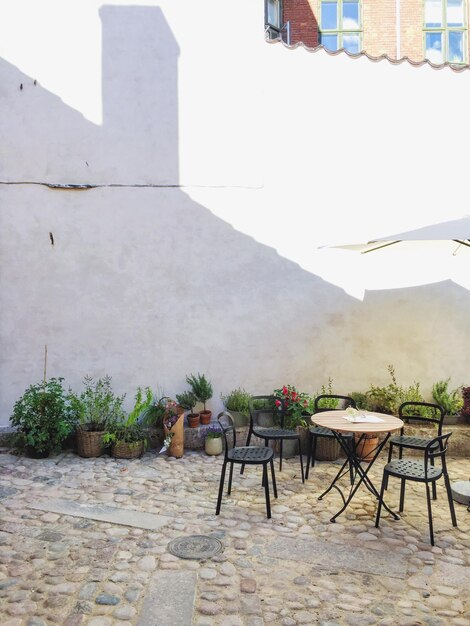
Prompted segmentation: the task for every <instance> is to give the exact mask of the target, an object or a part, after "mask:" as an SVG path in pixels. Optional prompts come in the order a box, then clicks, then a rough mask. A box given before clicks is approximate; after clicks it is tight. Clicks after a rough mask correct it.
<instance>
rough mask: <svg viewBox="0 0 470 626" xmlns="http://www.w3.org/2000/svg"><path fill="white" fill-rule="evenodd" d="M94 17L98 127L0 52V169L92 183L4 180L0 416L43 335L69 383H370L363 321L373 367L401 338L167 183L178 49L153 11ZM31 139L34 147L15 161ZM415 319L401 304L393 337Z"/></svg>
mask: <svg viewBox="0 0 470 626" xmlns="http://www.w3.org/2000/svg"><path fill="white" fill-rule="evenodd" d="M101 16H102V19H103V29H104V38H103V42H104V43H103V55H104V56H103V65H104V72H103V77H104V82H103V101H104V113H105V115H104V125H103V128H98V127H96V126H94V125H93V124H91V123H90V122H88V121H86V120H85V119H84V118H83V117H82V116H81V115H80V114H78V113H77V112H75V111H73V110H71V109H70V108H69V107H67V106H65V105H64V104H63V103H62V102H61V101H60V100H59V99H58V98H57V97H55V96H53V95H52V94H50V93H48V92H46V91H45V90H43V89H42V88H41V87H40V86H38V85H34V83H33V80H32V79H31V78H29V77H27V76H25V75H24V74H22V73H21V72H19V71H18V70H17V69H16V68H13V67H12V66H11V65H9V64H8V63H6V62H4V61H2V62H1V65H0V74H1V78H2V80H1V83H0V84H2V98H4V99H5V102H7V103H8V104H10V102H11V103H14V105H15V106H8V107H4V108H5V116H3V119H2V120H1V121H0V129H1V137H2V145H3V156H2V161H3V164H4V166H5V172H4V174H3V175H2V178H4V176H5V178H4V180H7V181H10V182H18V181H21V180H23V181H25V180H34V181H40V182H61V183H64V184H65V183H83V184H86V185H91V186H92V187H94V188H91V189H88V190H84V191H65V190H51V189H50V188H49V187H47V186H44V185H37V184H34V185H2V186H1V187H2V188H3V189H2V190H1V193H2V196H3V199H2V213H1V216H0V220H1V224H0V231H1V238H2V242H1V244H2V245H1V251H0V255H1V256H0V260H1V267H2V268H3V269H2V273H1V275H0V281H1V291H0V293H1V294H2V295H1V298H2V309H3V315H2V318H1V320H0V329H1V340H2V349H3V355H4V358H3V359H2V365H1V370H0V371H1V376H0V380H1V383H0V384H1V387H2V389H1V390H2V394H1V396H2V404H1V406H0V419H1V420H2V421H3V422H4V423H6V422H7V420H8V415H9V414H10V412H11V407H12V405H13V403H14V401H15V399H16V398H17V397H18V396H19V395H20V393H21V392H22V391H23V389H24V388H25V387H26V386H27V385H29V384H30V383H31V382H33V381H36V380H39V379H40V378H41V375H42V350H43V346H44V344H48V346H49V375H50V376H53V375H62V376H64V377H65V378H66V381H67V383H69V384H71V385H72V386H75V385H78V384H79V383H80V381H81V379H82V376H83V375H84V374H86V373H92V374H93V375H95V376H99V375H103V374H104V373H106V372H107V373H110V374H112V376H113V379H114V381H115V386H116V388H117V389H118V390H122V391H128V392H129V393H130V394H132V389H134V388H135V386H136V385H138V384H139V385H151V386H152V387H154V388H155V386H156V384H160V385H162V386H163V387H164V389H165V391H166V393H168V394H170V395H173V394H174V393H175V392H180V391H181V390H182V389H183V388H184V387H185V383H184V376H185V374H186V373H189V372H191V371H201V372H202V371H204V372H205V373H206V374H208V375H209V377H210V378H211V379H212V380H213V384H214V389H215V390H216V391H215V394H216V396H217V397H218V395H219V393H220V391H223V392H227V391H228V390H230V389H232V388H234V387H236V386H239V385H244V386H245V387H246V388H248V389H250V390H252V391H253V392H266V391H270V390H272V389H273V388H275V387H276V386H279V385H280V384H282V383H285V382H292V383H293V384H296V385H298V386H299V387H300V388H304V389H308V390H314V389H318V387H319V386H320V385H321V384H322V383H325V382H326V381H327V379H328V376H330V375H331V376H333V377H334V378H335V381H336V382H337V383H338V385H339V386H340V387H341V389H342V390H343V391H349V387H350V386H355V387H356V388H358V387H359V388H363V387H364V386H367V384H368V383H369V379H367V380H366V381H364V385H360V384H359V383H356V380H357V378H358V377H359V376H361V375H362V373H363V372H366V375H367V371H369V372H373V371H374V370H375V369H376V362H374V361H369V363H368V364H367V363H366V362H365V358H364V357H365V355H366V354H367V343H368V342H369V343H373V342H374V334H375V333H377V336H376V338H375V345H380V346H381V348H382V349H381V350H378V351H376V352H375V353H374V354H377V358H379V359H380V366H381V367H382V364H383V363H387V362H389V361H391V362H393V360H394V356H396V355H397V354H398V353H399V354H401V353H402V351H403V350H407V349H408V348H407V347H406V346H405V347H403V346H400V345H397V341H396V340H395V338H394V337H392V336H391V337H390V340H389V341H388V340H387V341H388V343H387V342H385V341H382V339H381V338H382V336H383V326H381V324H380V323H377V322H374V323H373V324H371V323H370V322H371V319H370V317H368V316H369V315H370V314H372V315H373V316H376V317H377V318H380V315H381V312H380V307H379V306H372V307H369V305H368V303H367V300H366V302H364V303H360V302H358V301H356V300H355V299H353V298H351V297H349V296H347V295H346V294H345V293H344V292H343V291H342V290H341V289H338V288H336V287H334V286H333V285H331V284H329V283H327V282H325V281H323V280H322V279H320V278H319V277H318V276H315V275H314V274H311V273H308V272H306V271H304V270H302V269H301V268H300V267H299V266H298V265H296V264H295V263H292V262H290V261H288V260H286V259H284V258H282V257H280V256H279V255H278V254H277V253H276V252H275V251H274V250H273V249H271V248H269V247H267V246H265V245H262V244H259V243H258V242H256V241H255V240H254V239H252V238H251V237H249V236H246V235H244V234H241V233H240V232H237V231H236V230H234V229H233V228H232V227H231V226H230V225H229V224H227V223H226V222H224V221H223V220H221V219H219V218H217V217H215V216H214V215H213V214H212V213H211V212H210V211H208V210H207V209H206V208H205V207H203V206H201V205H199V204H197V203H195V202H194V201H193V200H191V198H189V197H188V195H187V194H185V193H184V192H182V191H181V189H179V188H178V186H177V184H178V126H177V119H178V115H177V111H178V106H177V57H178V52H179V51H178V46H177V44H176V42H175V40H174V38H173V36H172V34H171V31H170V29H169V28H168V25H167V23H166V21H165V19H164V16H163V14H162V12H161V11H160V9H158V8H150V7H145V8H144V7H138V8H135V7H133V8H130V7H104V8H103V9H102V10H101ZM20 84H23V89H21V90H20V89H19V85H20ZM17 104H18V106H16V105H17ZM3 139H5V142H3ZM29 150H32V151H34V158H29V159H28V158H24V159H22V155H23V154H24V155H28V151H29ZM201 154H203V147H201ZM5 155H8V159H7V157H6V156H5ZM23 165H24V167H23ZM19 172H20V173H21V177H19ZM57 172H60V180H59V181H57V178H56V175H57ZM15 177H16V178H15ZM116 181H118V183H119V184H118V185H116V184H115V183H116ZM227 193H229V192H227ZM49 233H51V234H52V235H53V242H52V239H51V238H50V235H49ZM422 290H423V288H421V291H419V293H420V294H422V293H423V291H422ZM411 291H412V290H407V294H409V293H411ZM413 293H415V292H414V291H413ZM416 293H418V292H416ZM459 294H460V292H459ZM466 295H467V294H466ZM460 297H461V298H463V296H461V294H460ZM468 303H469V301H468V295H467V299H466V300H465V305H466V306H467V308H468ZM389 306H390V307H391V309H393V307H394V306H395V305H394V299H393V296H389ZM418 313H419V312H418ZM394 319H395V321H394V322H393V321H392V328H396V327H397V323H398V322H397V316H395V318H394ZM374 320H375V317H374ZM414 322H415V320H407V319H406V318H404V317H400V321H399V325H400V328H401V329H402V331H403V334H405V335H406V334H411V333H413V324H414ZM393 324H395V326H394V325H393ZM368 359H369V356H368ZM384 371H385V368H384Z"/></svg>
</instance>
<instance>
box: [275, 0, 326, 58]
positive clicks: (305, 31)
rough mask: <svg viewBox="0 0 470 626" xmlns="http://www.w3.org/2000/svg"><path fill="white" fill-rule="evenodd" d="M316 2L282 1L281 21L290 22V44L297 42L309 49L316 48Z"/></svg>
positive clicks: (301, 0)
mask: <svg viewBox="0 0 470 626" xmlns="http://www.w3.org/2000/svg"><path fill="white" fill-rule="evenodd" d="M316 4H317V0H310V1H309V0H284V16H283V21H284V23H286V22H287V21H289V22H290V29H291V44H294V43H297V42H299V41H301V42H303V43H304V44H305V45H306V46H308V47H310V48H315V47H316V46H318V23H317V18H316V15H318V13H317V11H316V10H315V9H316V6H315V5H316Z"/></svg>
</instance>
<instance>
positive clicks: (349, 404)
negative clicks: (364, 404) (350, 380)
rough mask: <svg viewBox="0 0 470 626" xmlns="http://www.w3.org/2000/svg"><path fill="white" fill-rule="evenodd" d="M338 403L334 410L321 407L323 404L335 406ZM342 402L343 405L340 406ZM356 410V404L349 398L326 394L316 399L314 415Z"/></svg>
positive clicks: (329, 407) (328, 407)
mask: <svg viewBox="0 0 470 626" xmlns="http://www.w3.org/2000/svg"><path fill="white" fill-rule="evenodd" d="M335 401H336V405H335V407H334V408H331V406H323V407H322V406H320V405H321V404H322V402H323V403H328V404H330V405H331V404H333V403H334V402H335ZM340 401H341V405H340V406H338V404H339V403H340ZM348 408H352V409H355V408H356V403H355V402H354V400H353V399H352V398H350V397H349V396H338V395H336V394H330V393H324V394H322V395H320V396H317V397H316V398H315V402H314V403H313V413H314V414H315V413H323V412H324V411H341V410H342V409H348Z"/></svg>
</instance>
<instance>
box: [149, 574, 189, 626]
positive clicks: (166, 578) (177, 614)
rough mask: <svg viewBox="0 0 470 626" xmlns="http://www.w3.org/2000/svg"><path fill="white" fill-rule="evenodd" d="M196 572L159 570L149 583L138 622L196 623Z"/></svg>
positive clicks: (171, 625)
mask: <svg viewBox="0 0 470 626" xmlns="http://www.w3.org/2000/svg"><path fill="white" fill-rule="evenodd" d="M196 581H197V576H196V573H195V572H184V571H180V572H171V571H168V570H166V571H165V570H163V571H160V572H156V573H155V574H154V575H153V577H152V579H151V581H150V583H149V586H148V590H147V593H146V595H145V598H144V601H143V604H142V609H141V614H140V616H139V619H138V621H137V626H188V625H189V624H191V623H192V618H193V609H194V598H195V594H196Z"/></svg>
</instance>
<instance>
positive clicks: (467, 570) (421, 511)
mask: <svg viewBox="0 0 470 626" xmlns="http://www.w3.org/2000/svg"><path fill="white" fill-rule="evenodd" d="M3 452H4V453H3V454H0V469H1V474H0V511H1V518H0V603H1V604H0V623H1V624H2V626H44V625H49V624H63V625H65V626H76V625H79V624H83V625H89V626H108V625H109V626H135V625H137V624H139V623H141V622H139V620H141V619H142V605H143V603H144V599H145V595H146V592H147V590H148V588H149V585H150V584H151V581H152V577H153V576H155V575H156V573H157V572H160V573H161V572H162V571H167V572H169V573H168V575H169V576H170V575H171V571H172V570H182V571H186V572H187V571H188V570H193V571H195V572H196V574H197V583H196V596H195V606H194V613H193V619H192V624H194V625H197V626H213V625H214V626H262V625H264V624H272V625H273V626H277V625H281V626H295V625H296V624H319V625H321V626H334V625H344V624H348V625H350V626H363V625H364V626H366V625H373V624H377V625H380V626H392V625H393V626H394V625H396V624H399V625H403V626H407V625H409V626H412V625H413V626H418V625H420V624H423V625H427V626H446V625H451V626H470V602H469V597H470V594H469V591H468V590H469V586H470V567H469V566H470V532H469V530H470V513H468V512H467V510H466V507H464V506H462V505H459V504H456V512H457V520H458V524H459V525H458V528H453V527H452V525H451V522H450V516H449V511H448V507H447V500H446V498H445V492H444V489H443V486H441V485H439V487H438V500H437V501H436V502H435V503H434V522H435V534H436V546H435V547H434V548H432V547H431V546H430V544H429V539H428V537H429V535H428V527H427V516H426V499H425V493H424V487H423V486H422V485H416V484H408V485H407V495H406V499H405V512H404V514H403V515H402V519H401V520H400V521H393V520H392V519H391V518H390V517H389V516H388V515H387V514H386V515H385V516H384V517H383V519H382V521H381V526H380V528H379V529H375V527H374V512H375V502H374V499H373V497H372V496H371V494H370V493H369V492H368V491H366V490H365V489H363V488H361V490H360V492H359V493H358V495H357V497H356V498H355V499H354V500H353V503H352V505H351V507H350V508H349V509H348V510H347V512H346V514H343V515H342V516H341V517H340V518H338V521H337V523H335V524H332V523H330V522H329V518H330V517H331V515H332V514H333V513H335V512H336V511H337V510H338V509H339V507H340V502H341V501H340V497H339V495H338V494H337V493H336V492H334V491H333V492H331V493H330V494H329V495H328V496H327V498H325V499H324V500H322V501H318V500H317V496H318V494H319V493H320V492H321V491H322V490H323V489H324V488H325V486H326V485H328V484H329V481H330V480H331V478H332V476H333V475H334V474H335V472H336V471H337V469H338V466H337V465H335V464H333V463H319V464H318V465H317V466H316V467H315V469H314V470H313V471H312V472H311V474H310V478H309V480H308V481H306V483H305V484H304V485H303V484H302V482H301V480H300V478H299V464H298V460H288V461H285V464H284V466H283V471H282V472H279V471H277V481H278V491H279V498H278V500H277V501H276V500H273V517H272V519H271V520H267V519H266V517H265V503H264V493H263V490H262V489H261V473H260V470H259V468H254V467H252V468H247V471H246V472H245V475H244V476H240V475H239V474H238V472H237V471H235V474H234V483H233V490H232V494H231V496H227V495H226V494H225V495H224V499H223V503H222V511H221V514H220V515H219V516H215V514H214V513H215V504H216V498H217V486H218V480H219V476H220V468H221V465H222V458H221V457H208V456H205V455H204V454H203V453H202V452H186V453H185V456H184V458H182V459H179V460H177V459H171V458H168V457H166V456H163V455H160V456H157V455H156V454H155V453H154V452H148V453H146V454H145V456H144V457H143V458H142V459H140V460H132V461H121V460H115V459H112V458H109V457H102V458H99V459H82V458H80V457H78V456H76V455H74V454H72V453H67V454H65V455H62V456H59V457H55V458H51V459H45V460H33V459H26V458H22V457H15V456H12V455H10V454H8V453H7V451H3ZM372 470H375V471H371V475H372V476H373V477H374V481H375V482H376V484H377V483H379V480H380V474H381V470H380V461H379V462H377V464H376V465H375V466H374V467H373V468H372ZM449 471H450V475H451V480H452V481H454V480H466V479H468V478H469V477H470V460H465V459H453V460H452V459H451V460H450V463H449ZM398 497H399V489H398V481H393V480H392V479H391V480H390V487H389V491H388V492H387V501H388V503H389V504H390V505H391V506H392V508H396V507H397V505H398ZM54 498H61V499H65V500H69V501H74V502H77V503H87V504H99V503H101V504H106V505H108V506H114V507H121V508H123V509H126V510H135V511H143V512H147V513H150V514H153V515H157V516H159V515H169V516H171V518H172V519H171V521H170V523H169V524H167V525H166V526H163V527H162V528H160V529H158V530H145V529H142V528H132V527H129V526H124V525H118V524H111V523H105V522H100V521H95V520H92V519H86V518H78V517H72V516H69V515H59V514H57V513H51V512H45V511H41V510H36V509H33V508H30V505H33V504H34V503H37V502H38V501H40V500H43V501H44V500H47V501H51V500H52V499H54ZM196 534H204V535H213V536H215V537H217V538H219V539H220V540H221V541H222V542H223V545H224V551H223V552H222V553H220V554H219V555H217V556H216V557H213V558H212V559H210V560H207V561H194V560H183V559H179V558H177V557H175V556H173V555H172V554H170V553H169V552H168V550H167V545H168V543H169V542H170V541H171V540H173V539H175V538H176V537H180V536H189V535H196ZM320 548H321V549H320ZM317 549H318V551H317V552H315V550H317ZM311 550H313V552H311ZM367 555H369V556H370V557H371V563H372V566H371V569H372V570H374V567H375V569H376V570H377V563H378V565H379V567H378V570H377V571H372V572H371V571H369V569H368V565H367V561H366V559H367ZM340 557H341V558H340ZM374 563H375V565H374ZM390 574H393V575H390ZM155 611H156V612H158V606H156V607H155ZM148 623H151V622H148ZM155 623H158V621H156V622H155ZM188 626H189V622H188Z"/></svg>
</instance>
